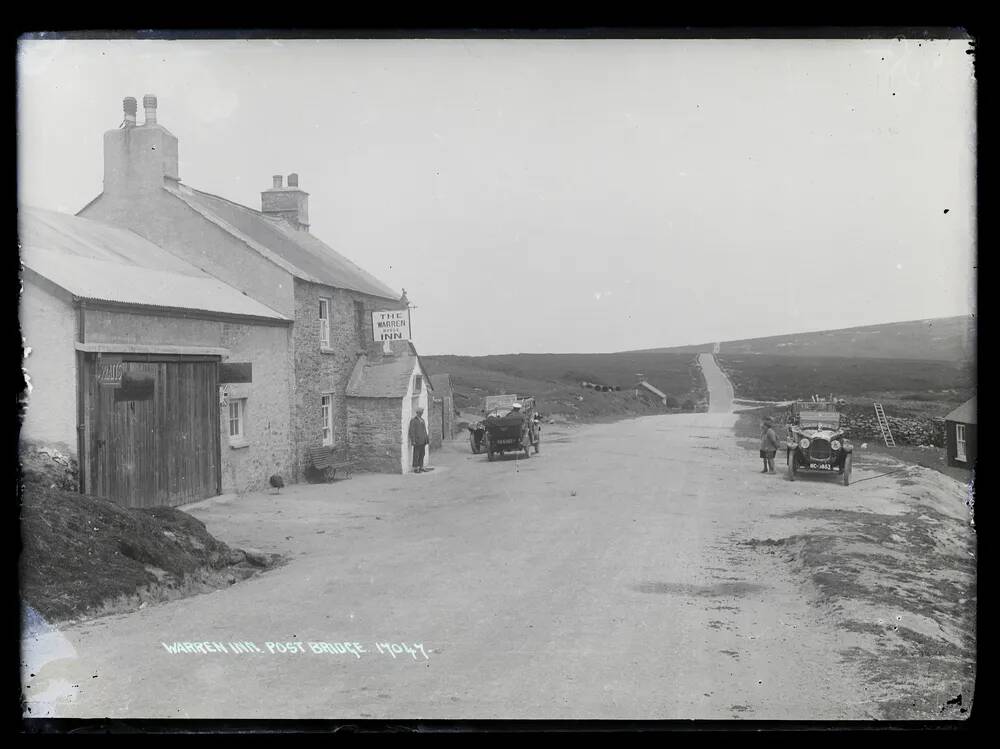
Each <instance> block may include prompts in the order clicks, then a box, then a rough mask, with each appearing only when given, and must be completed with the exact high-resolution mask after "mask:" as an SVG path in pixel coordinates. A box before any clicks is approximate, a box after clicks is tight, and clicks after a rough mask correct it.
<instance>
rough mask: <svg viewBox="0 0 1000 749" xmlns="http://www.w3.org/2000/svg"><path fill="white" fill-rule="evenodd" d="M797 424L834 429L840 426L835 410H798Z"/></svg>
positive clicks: (838, 416) (838, 415)
mask: <svg viewBox="0 0 1000 749" xmlns="http://www.w3.org/2000/svg"><path fill="white" fill-rule="evenodd" d="M799 426H800V427H826V428H831V429H836V428H837V427H839V426H840V414H839V413H837V412H836V411H800V412H799Z"/></svg>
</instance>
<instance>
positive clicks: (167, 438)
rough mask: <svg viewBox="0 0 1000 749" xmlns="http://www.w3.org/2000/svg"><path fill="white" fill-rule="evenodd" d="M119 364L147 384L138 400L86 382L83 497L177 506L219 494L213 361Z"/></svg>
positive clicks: (91, 375)
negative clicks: (148, 387)
mask: <svg viewBox="0 0 1000 749" xmlns="http://www.w3.org/2000/svg"><path fill="white" fill-rule="evenodd" d="M123 358H125V359H126V360H125V361H123V362H122V369H123V370H124V372H125V376H126V377H128V376H129V375H130V374H131V375H136V376H142V375H143V374H144V375H145V376H146V377H147V378H151V379H152V388H151V390H150V391H149V392H146V393H143V394H142V395H141V396H140V397H139V398H137V399H126V398H123V397H122V396H123V391H122V390H121V389H117V388H114V387H109V386H107V385H103V384H101V383H100V382H99V381H98V379H97V377H95V376H94V367H95V365H96V361H95V359H94V358H91V362H90V366H89V367H88V369H89V370H90V371H89V372H88V376H87V377H86V382H87V388H86V397H85V403H84V413H85V419H86V428H85V434H86V443H85V450H86V453H85V454H86V462H87V466H88V469H89V470H88V481H87V487H88V489H87V490H88V492H89V493H91V494H95V495H97V496H101V497H107V498H108V499H111V500H113V501H115V502H118V503H120V504H123V505H125V506H127V507H157V506H163V505H170V506H173V505H179V504H184V503H186V502H194V501H196V500H199V499H204V498H206V497H211V496H214V495H216V494H218V484H219V395H218V393H219V388H218V369H217V367H218V364H217V362H215V361H206V360H197V359H184V358H176V359H173V360H170V361H135V360H128V357H123Z"/></svg>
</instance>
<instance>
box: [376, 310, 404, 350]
mask: <svg viewBox="0 0 1000 749" xmlns="http://www.w3.org/2000/svg"><path fill="white" fill-rule="evenodd" d="M372 334H373V336H374V339H375V343H385V342H388V341H409V340H410V310H408V309H390V310H376V311H375V312H372Z"/></svg>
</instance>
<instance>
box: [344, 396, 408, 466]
mask: <svg viewBox="0 0 1000 749" xmlns="http://www.w3.org/2000/svg"><path fill="white" fill-rule="evenodd" d="M346 401H347V433H348V439H349V440H350V450H351V463H352V467H353V469H354V470H356V471H359V472H361V471H370V472H375V473H401V472H402V460H403V454H402V453H403V445H402V443H401V442H400V439H399V425H400V421H401V419H402V401H401V399H399V398H346Z"/></svg>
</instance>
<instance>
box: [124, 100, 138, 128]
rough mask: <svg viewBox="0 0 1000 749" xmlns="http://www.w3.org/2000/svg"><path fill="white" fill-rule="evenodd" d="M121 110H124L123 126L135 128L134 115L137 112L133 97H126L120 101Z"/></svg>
mask: <svg viewBox="0 0 1000 749" xmlns="http://www.w3.org/2000/svg"><path fill="white" fill-rule="evenodd" d="M122 109H124V110H125V126H126V127H135V113H136V112H137V111H138V105H137V104H136V101H135V97H134V96H126V97H125V98H124V99H122Z"/></svg>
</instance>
